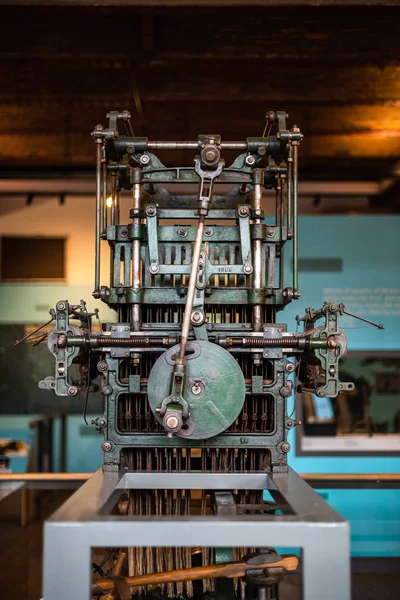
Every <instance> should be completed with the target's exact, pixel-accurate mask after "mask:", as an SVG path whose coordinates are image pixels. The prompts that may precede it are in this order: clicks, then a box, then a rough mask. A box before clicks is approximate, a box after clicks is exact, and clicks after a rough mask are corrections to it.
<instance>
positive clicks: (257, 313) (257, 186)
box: [252, 182, 263, 331]
mask: <svg viewBox="0 0 400 600" xmlns="http://www.w3.org/2000/svg"><path fill="white" fill-rule="evenodd" d="M252 200H253V202H252V204H253V210H254V212H255V214H257V211H259V212H260V213H261V208H262V186H261V183H260V182H256V183H254V192H253V198H252ZM254 222H255V223H261V219H259V218H255V219H254ZM262 280H263V277H262V240H253V288H254V289H256V290H259V289H261V288H262V285H263V281H262ZM262 325H263V318H262V305H261V304H254V306H253V329H254V331H262Z"/></svg>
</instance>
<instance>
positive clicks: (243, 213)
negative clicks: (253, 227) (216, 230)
mask: <svg viewBox="0 0 400 600" xmlns="http://www.w3.org/2000/svg"><path fill="white" fill-rule="evenodd" d="M247 213H248V210H247V208H246V206H241V207H240V208H239V215H243V216H245V215H247Z"/></svg>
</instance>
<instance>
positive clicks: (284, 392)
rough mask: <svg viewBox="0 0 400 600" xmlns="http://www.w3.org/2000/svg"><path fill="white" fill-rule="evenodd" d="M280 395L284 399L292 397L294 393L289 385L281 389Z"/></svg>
mask: <svg viewBox="0 0 400 600" xmlns="http://www.w3.org/2000/svg"><path fill="white" fill-rule="evenodd" d="M279 393H280V395H281V396H283V397H284V398H287V397H288V396H290V395H291V393H292V392H291V390H290V387H288V386H287V385H285V386H284V387H281V389H280V390H279Z"/></svg>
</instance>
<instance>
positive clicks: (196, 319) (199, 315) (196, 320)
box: [190, 310, 205, 325]
mask: <svg viewBox="0 0 400 600" xmlns="http://www.w3.org/2000/svg"><path fill="white" fill-rule="evenodd" d="M190 320H191V322H192V323H193V325H202V324H203V323H204V320H205V315H204V313H203V312H202V311H201V310H194V311H193V312H192V314H191V317H190Z"/></svg>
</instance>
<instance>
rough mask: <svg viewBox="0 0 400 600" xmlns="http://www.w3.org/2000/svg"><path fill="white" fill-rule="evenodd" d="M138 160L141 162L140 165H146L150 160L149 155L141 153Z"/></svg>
mask: <svg viewBox="0 0 400 600" xmlns="http://www.w3.org/2000/svg"><path fill="white" fill-rule="evenodd" d="M140 162H141V163H142V165H148V164H149V162H150V156H149V155H148V154H142V156H141V157H140Z"/></svg>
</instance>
